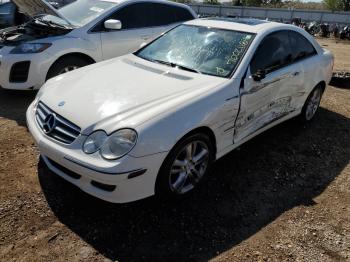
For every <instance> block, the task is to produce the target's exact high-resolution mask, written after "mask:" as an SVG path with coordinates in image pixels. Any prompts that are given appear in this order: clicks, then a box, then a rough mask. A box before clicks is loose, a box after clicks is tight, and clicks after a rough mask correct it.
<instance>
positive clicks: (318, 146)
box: [0, 39, 350, 261]
mask: <svg viewBox="0 0 350 262" xmlns="http://www.w3.org/2000/svg"><path fill="white" fill-rule="evenodd" d="M319 41H320V43H321V44H322V45H323V46H324V47H326V48H328V49H330V50H332V51H333V52H334V53H335V57H336V60H335V63H336V64H335V69H336V70H338V71H350V44H349V41H348V42H339V43H336V42H335V40H332V39H321V40H319ZM34 96H35V94H34V93H31V92H10V91H4V90H0V145H1V147H0V178H1V183H0V260H1V261H50V260H59V261H67V260H75V261H80V260H87V261H105V260H106V261H109V260H113V261H115V260H118V261H140V260H141V261H165V260H166V261H187V260H190V261H207V260H210V259H213V260H214V261H223V260H224V261H225V260H226V261H264V260H265V261H281V260H284V261H349V260H350V165H349V159H350V103H349V101H350V89H346V88H343V89H342V88H337V87H329V88H328V89H327V91H326V93H325V95H324V97H323V100H322V103H321V108H320V111H319V113H318V116H317V118H316V119H315V121H314V122H312V123H311V124H309V125H308V126H302V125H300V124H299V123H298V122H297V121H295V120H291V121H288V122H286V123H284V124H282V125H279V126H277V127H275V128H273V129H271V130H270V131H268V132H266V133H264V134H262V135H260V136H258V137H257V138H255V139H253V140H252V141H250V142H248V143H247V144H245V145H243V146H242V147H241V148H240V149H239V150H236V151H234V152H232V153H230V154H229V155H227V156H225V157H224V158H222V159H220V160H219V161H218V162H217V163H216V164H215V165H214V168H213V170H212V172H211V176H210V177H209V178H208V180H207V181H206V183H205V184H203V187H202V188H200V190H199V191H198V192H196V194H195V195H193V196H192V197H191V198H188V199H185V200H184V201H183V202H179V203H160V202H159V201H156V200H154V199H148V200H144V201H140V202H137V203H132V204H127V205H113V204H109V203H106V202H103V201H101V200H97V199H94V198H92V197H90V196H88V195H86V194H85V193H82V192H81V191H79V190H78V189H76V188H75V187H74V186H72V185H70V184H69V183H67V182H65V181H63V180H62V179H60V178H59V177H57V176H55V175H54V174H52V173H51V172H50V171H48V170H47V169H46V168H45V167H44V166H43V164H42V163H41V161H39V156H38V151H37V148H36V146H35V144H34V142H33V140H32V138H31V136H30V134H29V133H28V131H27V129H26V123H25V110H26V108H27V106H28V105H29V103H30V102H31V101H32V100H33V99H34Z"/></svg>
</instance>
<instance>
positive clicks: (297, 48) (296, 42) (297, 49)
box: [289, 31, 317, 62]
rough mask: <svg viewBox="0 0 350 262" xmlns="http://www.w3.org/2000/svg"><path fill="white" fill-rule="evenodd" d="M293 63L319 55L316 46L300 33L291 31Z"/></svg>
mask: <svg viewBox="0 0 350 262" xmlns="http://www.w3.org/2000/svg"><path fill="white" fill-rule="evenodd" d="M289 38H290V43H291V48H292V60H293V62H296V61H299V60H301V59H304V58H307V57H310V56H313V55H315V54H317V52H316V50H315V48H314V46H313V45H312V44H311V43H310V41H309V40H307V39H306V38H305V37H304V36H303V35H301V34H300V33H297V32H294V31H289Z"/></svg>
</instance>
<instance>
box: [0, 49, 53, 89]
mask: <svg viewBox="0 0 350 262" xmlns="http://www.w3.org/2000/svg"><path fill="white" fill-rule="evenodd" d="M12 49H13V47H8V46H4V47H2V48H1V49H0V87H2V88H5V89H13V90H31V89H39V88H40V87H41V86H42V85H43V84H44V83H45V80H46V75H47V72H48V69H49V68H50V66H51V64H52V61H53V60H54V57H53V56H51V55H49V54H48V53H46V52H43V53H39V54H21V55H16V54H10V52H11V50H12ZM21 62H29V63H30V66H29V71H28V73H27V79H26V81H17V82H14V81H10V75H11V69H12V68H13V67H14V65H15V64H17V63H21Z"/></svg>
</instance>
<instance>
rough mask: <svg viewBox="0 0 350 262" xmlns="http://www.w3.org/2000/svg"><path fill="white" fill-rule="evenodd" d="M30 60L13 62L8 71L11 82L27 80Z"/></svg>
mask: <svg viewBox="0 0 350 262" xmlns="http://www.w3.org/2000/svg"><path fill="white" fill-rule="evenodd" d="M29 67H30V61H24V62H17V63H15V64H14V65H13V66H12V68H11V72H10V82H11V83H24V82H26V81H27V80H28V74H29Z"/></svg>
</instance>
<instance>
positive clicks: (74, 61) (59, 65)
mask: <svg viewBox="0 0 350 262" xmlns="http://www.w3.org/2000/svg"><path fill="white" fill-rule="evenodd" d="M88 64H90V63H89V62H88V61H86V60H85V59H82V58H80V57H75V56H68V57H64V58H61V59H59V60H57V61H56V62H55V63H54V64H53V65H52V66H51V68H50V70H49V72H48V73H47V77H46V80H49V79H50V78H53V77H55V76H58V75H61V74H64V73H67V72H70V71H73V70H76V69H78V68H80V67H84V66H87V65H88Z"/></svg>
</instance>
